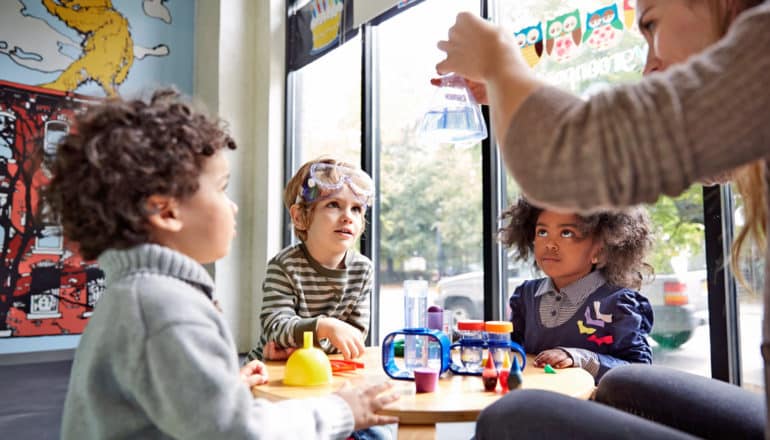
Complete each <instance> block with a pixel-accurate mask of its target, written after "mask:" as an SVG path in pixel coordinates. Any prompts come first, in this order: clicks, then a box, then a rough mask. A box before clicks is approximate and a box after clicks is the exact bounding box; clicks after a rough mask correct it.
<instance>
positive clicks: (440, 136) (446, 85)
mask: <svg viewBox="0 0 770 440" xmlns="http://www.w3.org/2000/svg"><path fill="white" fill-rule="evenodd" d="M417 137H418V138H419V139H420V141H421V142H423V143H426V144H434V143H451V144H455V146H470V145H474V144H476V143H478V142H481V140H482V139H486V137H487V125H486V123H485V122H484V117H483V116H482V114H481V108H480V107H479V104H478V103H477V102H476V98H474V97H473V93H471V91H470V90H469V89H468V86H467V84H466V82H465V80H464V79H463V78H462V77H460V76H457V75H447V76H443V77H441V83H440V85H439V86H438V88H437V90H436V91H435V93H434V95H433V98H432V99H431V102H430V106H429V107H428V110H427V111H426V112H425V115H424V116H423V118H422V122H421V123H420V127H419V130H418V136H417Z"/></svg>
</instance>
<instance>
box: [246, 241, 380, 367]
mask: <svg viewBox="0 0 770 440" xmlns="http://www.w3.org/2000/svg"><path fill="white" fill-rule="evenodd" d="M344 266H345V267H344V269H328V268H326V267H323V266H322V265H321V264H320V263H318V262H317V261H316V260H315V259H313V257H312V256H311V255H310V253H309V252H308V251H307V248H306V247H305V245H304V244H302V243H300V244H295V245H291V246H289V247H287V248H285V249H283V250H282V251H281V252H279V253H278V254H277V255H276V256H275V257H273V259H271V260H270V262H268V265H267V274H266V276H265V281H264V283H263V284H262V291H263V293H264V296H263V298H262V312H261V313H260V320H261V322H262V336H261V337H260V339H259V342H258V344H257V346H256V347H255V348H254V349H253V350H251V351H250V352H249V355H248V357H249V359H262V350H263V348H264V347H265V344H267V342H268V341H275V343H276V345H277V346H278V347H280V348H288V347H301V346H302V340H303V338H302V335H303V333H304V332H305V331H312V332H313V333H314V334H315V330H316V324H317V322H318V318H320V317H327V318H336V319H339V320H340V321H344V322H347V323H348V324H350V325H352V326H353V327H356V328H357V329H359V330H361V333H362V335H363V336H364V337H366V335H367V333H368V332H369V313H370V312H369V301H370V300H369V298H370V296H371V291H372V283H373V280H374V272H373V271H374V268H373V266H372V262H371V260H369V259H368V258H367V257H365V256H363V255H361V254H360V253H358V252H356V251H354V250H352V249H351V250H348V252H347V254H346V255H345V264H344ZM314 343H315V344H316V345H318V346H320V347H321V348H323V349H324V351H326V352H327V353H336V352H337V350H336V349H335V348H334V347H333V346H332V345H331V344H329V342H328V341H327V340H321V341H319V340H318V339H317V338H315V337H314Z"/></svg>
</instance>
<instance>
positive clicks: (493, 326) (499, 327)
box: [484, 321, 513, 333]
mask: <svg viewBox="0 0 770 440" xmlns="http://www.w3.org/2000/svg"><path fill="white" fill-rule="evenodd" d="M484 327H485V329H486V331H488V332H490V333H510V332H512V331H513V324H512V323H511V322H510V321H487V322H486V323H485V326H484Z"/></svg>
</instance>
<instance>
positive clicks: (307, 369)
mask: <svg viewBox="0 0 770 440" xmlns="http://www.w3.org/2000/svg"><path fill="white" fill-rule="evenodd" d="M303 337H304V346H303V347H302V348H300V349H298V350H295V351H294V353H292V354H291V356H289V360H288V361H286V371H285V372H284V377H283V383H284V384H285V385H293V386H305V387H307V386H315V385H326V384H329V383H331V382H332V365H331V363H330V362H329V358H328V357H327V356H326V353H324V352H323V351H322V350H320V349H318V348H315V347H313V332H305V334H304V335H303Z"/></svg>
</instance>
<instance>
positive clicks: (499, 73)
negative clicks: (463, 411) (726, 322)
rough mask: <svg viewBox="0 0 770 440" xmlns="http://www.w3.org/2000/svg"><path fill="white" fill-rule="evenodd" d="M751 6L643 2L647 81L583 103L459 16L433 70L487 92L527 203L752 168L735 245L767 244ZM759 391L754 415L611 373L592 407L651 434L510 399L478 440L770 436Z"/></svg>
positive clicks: (763, 102)
mask: <svg viewBox="0 0 770 440" xmlns="http://www.w3.org/2000/svg"><path fill="white" fill-rule="evenodd" d="M758 3H760V2H759V1H757V0H743V1H741V0H639V1H638V4H637V11H638V22H639V28H640V30H641V31H642V33H643V34H644V36H645V38H646V39H647V42H648V43H649V46H650V50H649V56H648V60H647V66H646V68H645V72H646V73H655V74H653V75H649V76H648V77H647V78H646V79H645V80H644V81H642V82H641V83H639V84H636V85H632V86H624V87H621V88H615V89H612V90H608V91H606V92H603V93H600V94H597V95H595V96H593V97H592V98H591V99H589V100H588V101H586V102H583V101H581V100H579V99H577V98H575V97H574V96H571V95H570V94H567V93H564V92H561V91H559V90H557V89H554V88H551V87H548V86H546V85H544V84H543V83H542V82H541V81H540V80H538V79H537V78H536V77H535V76H534V75H533V73H532V72H531V71H530V70H529V69H528V68H527V65H526V63H525V62H524V61H523V59H522V57H521V55H520V53H519V52H518V50H516V46H515V44H514V43H513V41H512V40H511V39H510V38H509V37H508V36H506V35H505V34H504V33H502V32H501V31H500V30H499V29H497V28H495V27H493V26H492V25H490V24H488V23H486V22H484V21H483V20H480V19H478V18H477V17H474V16H472V15H469V14H461V15H459V16H458V19H457V23H456V24H455V26H454V27H452V29H450V32H449V40H448V41H442V42H440V43H439V48H440V49H442V50H444V51H445V52H447V59H446V60H444V61H442V62H441V63H439V64H438V66H437V70H438V71H439V73H444V72H450V71H451V72H455V73H456V74H458V75H462V76H464V77H467V78H469V79H470V80H473V81H477V82H480V83H482V84H483V85H484V86H485V87H486V90H484V91H483V92H486V94H487V95H488V101H489V104H490V108H491V110H492V117H493V121H494V126H495V131H496V134H497V135H498V139H501V140H503V141H504V142H503V143H502V144H501V147H500V148H501V152H502V156H503V159H504V160H505V162H506V165H507V166H508V168H509V169H510V170H511V172H512V174H513V176H514V178H515V179H516V180H517V181H518V182H519V184H520V185H521V187H522V189H523V190H524V191H525V192H526V193H527V195H528V196H529V197H530V199H533V200H537V201H538V202H541V203H545V204H547V205H550V206H560V207H563V208H568V209H578V210H581V209H582V210H586V209H590V208H594V207H601V206H616V205H629V204H633V203H639V202H653V201H654V200H655V199H656V198H657V197H658V196H659V195H660V194H668V195H674V194H678V193H680V192H681V191H683V190H684V189H685V188H687V187H688V186H689V185H691V184H692V183H694V182H695V181H697V180H704V179H708V178H709V177H710V176H716V175H720V174H723V173H725V172H731V170H734V169H736V167H741V166H745V165H746V164H751V165H748V167H747V168H741V169H739V170H738V171H736V172H735V175H736V176H737V177H738V181H739V190H740V191H741V194H742V195H743V197H744V201H745V202H746V203H747V207H748V208H749V211H750V214H749V216H748V220H747V229H746V231H748V232H746V233H743V234H744V235H742V237H744V238H745V237H746V234H750V235H752V236H753V238H754V239H755V240H756V241H757V242H758V243H761V244H764V243H765V241H766V234H767V210H768V207H767V203H768V201H767V199H768V198H767V196H766V191H767V187H768V182H767V179H768V175H770V173H768V172H767V162H766V160H765V159H766V158H767V156H768V154H769V153H770V148H768V145H767V142H768V140H770V124H768V122H770V121H768V119H770V117H768V115H767V108H769V107H768V106H770V90H768V89H767V88H766V85H765V84H764V82H765V81H766V78H767V72H768V69H770V5H768V4H767V3H763V4H760V5H757V4H758ZM704 23H707V24H708V26H706V27H704V25H703V24H704ZM728 27H729V31H728V33H727V35H726V36H725V37H724V38H721V39H720V36H721V34H722V33H723V32H724V30H725V29H727V28H728ZM717 40H718V41H717ZM715 41H716V42H715ZM701 51H702V52H701ZM699 52H701V53H700V54H699V55H696V56H692V57H691V55H693V54H695V53H699ZM685 60H686V63H683V64H677V63H682V62H684V61H685ZM669 67H670V68H669ZM664 70H665V71H664ZM544 116H548V118H545V117H544ZM757 161H759V162H757ZM747 181H750V182H754V183H753V184H749V185H747V184H745V182H747ZM554 182H558V183H559V184H558V185H554ZM739 238H740V237H739ZM742 242H743V239H742V238H741V239H740V240H739V241H738V247H736V248H735V249H734V256H735V255H736V253H737V251H738V248H739V246H740V244H741V243H742ZM765 273H766V276H765V304H769V305H770V258H766V271H765ZM763 326H764V327H763V343H762V353H763V356H764V359H765V378H766V380H765V381H766V383H770V382H768V380H767V379H768V373H769V372H770V369H768V363H769V362H770V313H769V309H768V308H767V307H766V308H765V317H764V324H763ZM646 379H648V380H646ZM629 383H632V385H629ZM699 387H702V388H705V389H701V390H700V391H699V390H698V388H699ZM768 391H770V390H768V389H766V392H765V404H763V402H762V399H757V398H756V395H752V394H751V393H749V392H746V391H743V390H741V389H739V388H737V387H734V386H731V385H727V384H724V383H721V382H718V381H712V380H709V379H700V378H697V377H694V376H691V375H687V374H684V373H679V372H675V371H671V370H665V371H664V370H663V369H660V368H652V367H648V368H644V367H620V368H618V369H616V370H614V371H613V372H611V373H610V374H608V375H607V376H606V380H603V381H602V383H600V385H599V389H598V392H597V400H599V401H602V402H605V403H609V404H611V405H614V406H617V407H619V408H622V409H624V410H626V411H629V412H633V413H637V414H643V415H645V417H647V418H649V419H652V420H656V421H658V422H660V423H652V422H649V421H648V420H645V419H641V418H639V417H635V416H631V415H629V414H627V413H624V412H621V411H617V410H615V409H612V408H609V407H607V406H603V405H598V404H595V403H593V402H577V401H572V400H569V399H562V398H554V396H551V395H546V394H542V393H519V392H517V393H512V394H510V395H509V396H507V397H506V398H504V399H501V400H500V401H499V403H498V404H496V405H493V406H492V407H490V408H489V410H488V411H485V412H484V413H483V414H482V416H481V417H480V419H479V423H478V424H477V426H478V428H477V438H480V439H483V438H485V437H486V436H487V435H488V428H489V426H490V424H494V426H495V428H494V429H495V430H501V429H502V430H503V431H504V432H505V431H506V430H507V428H506V427H508V426H510V428H511V431H509V432H511V433H512V432H515V431H514V427H516V424H518V427H517V428H518V429H519V430H521V432H526V433H528V434H531V435H542V436H544V435H553V434H555V433H559V432H560V433H562V434H563V433H564V429H565V428H566V429H568V428H569V427H570V426H572V427H573V428H575V429H577V430H578V431H577V432H579V433H584V434H585V435H586V436H591V438H597V437H603V436H606V437H617V436H619V435H622V434H623V433H627V434H628V433H631V432H633V433H634V434H635V435H636V436H639V435H647V436H654V437H657V438H661V437H677V436H687V435H688V434H687V432H689V433H692V434H695V435H698V436H706V437H708V436H715V437H720V436H721V437H724V436H725V435H732V436H736V435H737V436H740V437H752V436H757V435H761V431H762V429H764V426H765V425H766V421H765V420H766V414H765V411H766V408H765V407H766V406H767V405H766V399H768V398H769V396H770V394H769V393H768ZM629 396H630V397H631V398H629ZM547 408H550V409H551V410H550V411H548V412H547V413H546V414H540V413H542V412H543V410H544V409H547ZM539 412H540V413H539ZM581 421H582V423H581ZM664 425H667V426H664ZM668 426H672V427H674V428H676V430H674V429H670V428H668ZM621 429H622V430H621ZM629 429H630V430H631V431H629ZM768 438H770V436H768Z"/></svg>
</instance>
